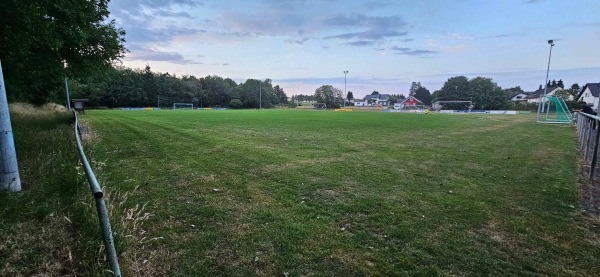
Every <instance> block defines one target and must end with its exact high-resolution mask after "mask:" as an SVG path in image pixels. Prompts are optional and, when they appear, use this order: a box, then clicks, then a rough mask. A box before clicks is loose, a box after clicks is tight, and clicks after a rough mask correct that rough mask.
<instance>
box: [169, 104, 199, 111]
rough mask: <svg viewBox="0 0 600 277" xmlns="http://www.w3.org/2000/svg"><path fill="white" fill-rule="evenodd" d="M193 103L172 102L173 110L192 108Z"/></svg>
mask: <svg viewBox="0 0 600 277" xmlns="http://www.w3.org/2000/svg"><path fill="white" fill-rule="evenodd" d="M193 109H194V104H193V103H173V110H193Z"/></svg>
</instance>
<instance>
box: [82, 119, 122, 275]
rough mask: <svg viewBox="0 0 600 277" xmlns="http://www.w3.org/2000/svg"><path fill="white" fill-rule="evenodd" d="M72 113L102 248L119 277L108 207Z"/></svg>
mask: <svg viewBox="0 0 600 277" xmlns="http://www.w3.org/2000/svg"><path fill="white" fill-rule="evenodd" d="M73 114H74V115H75V143H76V144H77V151H79V158H81V163H82V164H83V169H84V171H85V176H86V177H87V180H88V183H89V184H90V189H91V190H92V195H93V196H94V199H95V200H96V211H97V213H98V220H99V221H100V226H101V228H102V237H103V240H104V248H105V249H106V257H107V260H108V264H109V265H110V270H111V271H112V273H113V275H114V276H115V277H121V269H120V268H119V260H118V259H117V251H116V249H115V241H114V239H113V235H112V230H111V228H110V222H109V220H108V209H107V208H106V202H105V201H104V193H103V192H102V189H101V188H100V184H99V183H98V180H97V179H96V175H95V174H94V171H92V168H91V167H90V163H89V162H88V160H87V158H86V156H85V153H84V152H83V146H81V136H80V128H79V120H78V118H77V113H76V112H74V113H73Z"/></svg>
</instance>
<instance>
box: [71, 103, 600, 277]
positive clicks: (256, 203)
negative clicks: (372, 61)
mask: <svg viewBox="0 0 600 277" xmlns="http://www.w3.org/2000/svg"><path fill="white" fill-rule="evenodd" d="M82 119H83V120H84V122H86V124H87V125H89V126H90V127H91V130H92V131H91V132H92V133H93V135H92V136H91V137H92V138H93V139H92V140H91V141H90V142H88V143H87V145H86V146H85V147H86V149H87V152H89V153H90V158H91V159H92V160H94V161H95V162H94V164H96V165H97V166H96V170H97V175H98V178H99V180H100V181H101V182H102V183H103V185H105V186H106V187H108V188H109V190H118V191H121V192H128V193H129V199H128V201H129V202H128V205H129V206H134V205H135V204H140V205H143V204H144V203H147V206H146V208H145V211H146V212H149V213H151V214H152V216H151V217H149V218H148V219H146V220H145V221H144V222H143V224H142V225H141V226H142V227H141V229H143V230H144V232H142V234H138V235H139V236H140V237H139V238H141V237H142V236H143V237H145V240H144V241H146V242H143V243H131V244H130V245H129V246H128V249H127V250H126V251H130V252H131V251H133V252H134V253H137V259H139V260H140V261H141V260H145V261H147V262H145V263H140V264H144V266H147V267H151V268H152V270H155V271H157V272H168V275H170V276H284V275H285V276H288V275H289V276H305V275H309V276H310V275H316V276H363V275H379V276H403V275H405V276H414V275H427V276H435V275H451V276H461V275H476V276H480V275H490V276H507V275H519V276H521V275H525V276H527V275H538V274H541V275H558V276H585V275H594V274H595V273H597V272H598V270H599V269H600V268H599V267H600V266H599V265H600V250H599V247H598V246H599V245H600V240H599V236H598V234H597V232H595V231H590V230H589V229H588V228H586V224H585V220H584V218H583V217H582V216H581V211H580V208H579V207H580V205H579V191H578V183H577V182H578V174H577V149H576V139H575V132H574V127H573V126H562V125H561V126H556V125H552V126H550V125H543V124H536V123H535V118H534V116H531V115H510V116H507V115H501V116H490V115H444V114H430V115H425V114H402V113H377V112H354V113H339V112H338V113H336V112H330V111H294V110H227V111H194V110H192V111H170V110H162V111H88V112H87V114H86V115H84V116H82ZM99 165H102V166H101V167H100V166H99ZM109 201H110V199H109ZM117 236H118V235H117ZM150 238H156V239H153V240H150ZM117 239H118V237H117ZM120 251H123V250H120ZM136 262H138V261H134V260H129V261H127V260H125V261H121V263H122V264H123V266H124V267H131V265H132V264H134V263H136Z"/></svg>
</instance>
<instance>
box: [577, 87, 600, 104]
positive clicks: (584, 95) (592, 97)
mask: <svg viewBox="0 0 600 277" xmlns="http://www.w3.org/2000/svg"><path fill="white" fill-rule="evenodd" d="M599 98H600V83H587V84H585V86H583V87H582V88H581V90H580V91H579V93H578V94H577V97H575V100H577V101H582V102H585V103H588V105H590V106H591V107H592V109H594V110H598V105H599V104H598V99H599Z"/></svg>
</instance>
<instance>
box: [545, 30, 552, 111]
mask: <svg viewBox="0 0 600 277" xmlns="http://www.w3.org/2000/svg"><path fill="white" fill-rule="evenodd" d="M548 44H550V55H548V69H546V83H545V84H544V97H543V98H542V101H543V103H542V112H544V108H545V107H546V93H547V92H548V73H550V58H552V46H554V41H553V40H549V41H548Z"/></svg>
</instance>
